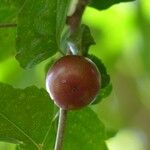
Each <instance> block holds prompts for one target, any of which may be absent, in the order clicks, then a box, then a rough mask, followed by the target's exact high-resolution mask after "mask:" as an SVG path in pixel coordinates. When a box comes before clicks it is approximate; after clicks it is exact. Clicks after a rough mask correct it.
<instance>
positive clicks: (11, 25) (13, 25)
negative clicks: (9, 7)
mask: <svg viewBox="0 0 150 150" xmlns="http://www.w3.org/2000/svg"><path fill="white" fill-rule="evenodd" d="M13 27H17V24H16V23H6V24H0V28H13Z"/></svg>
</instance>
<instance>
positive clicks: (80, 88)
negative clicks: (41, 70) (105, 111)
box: [46, 55, 101, 110]
mask: <svg viewBox="0 0 150 150" xmlns="http://www.w3.org/2000/svg"><path fill="white" fill-rule="evenodd" d="M100 85H101V76H100V73H99V71H98V69H97V67H96V65H95V64H94V63H93V62H92V61H91V60H89V59H88V58H85V57H82V56H73V55H68V56H64V57H62V58H60V59H59V60H58V61H57V62H56V63H55V64H54V65H53V67H52V68H51V69H50V70H49V72H48V74H47V77H46V88H47V91H48V93H49V94H50V96H51V98H52V99H53V100H54V102H55V103H56V105H58V106H59V107H61V108H63V109H66V110H70V109H79V108H82V107H84V106H86V105H88V104H90V103H91V102H92V101H93V100H94V99H95V97H96V95H97V93H98V91H99V89H100Z"/></svg>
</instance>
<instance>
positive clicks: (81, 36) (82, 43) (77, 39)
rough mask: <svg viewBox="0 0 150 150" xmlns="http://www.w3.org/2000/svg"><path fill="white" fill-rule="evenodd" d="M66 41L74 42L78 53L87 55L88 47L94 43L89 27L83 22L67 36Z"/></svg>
mask: <svg viewBox="0 0 150 150" xmlns="http://www.w3.org/2000/svg"><path fill="white" fill-rule="evenodd" d="M68 41H69V42H71V43H73V44H75V46H76V48H77V50H78V51H79V53H81V54H82V55H84V56H86V55H87V53H88V50H89V47H90V46H91V45H93V44H95V41H94V38H93V37H92V35H91V32H90V29H89V27H88V26H86V25H83V24H82V25H81V26H80V27H79V29H78V30H77V31H76V32H74V33H73V34H72V35H71V36H70V37H69V39H68Z"/></svg>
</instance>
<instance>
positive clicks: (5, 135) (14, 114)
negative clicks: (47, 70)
mask: <svg viewBox="0 0 150 150" xmlns="http://www.w3.org/2000/svg"><path fill="white" fill-rule="evenodd" d="M0 104H1V105H0V139H1V140H3V141H7V142H12V143H16V144H18V145H19V146H18V147H20V149H24V150H37V149H38V150H39V149H40V147H45V146H46V145H47V142H48V143H49V149H53V144H52V143H54V141H53V140H54V133H53V130H51V128H52V121H53V117H54V108H53V102H52V101H51V100H50V98H49V95H48V94H47V92H46V91H45V90H44V89H38V88H36V87H34V86H33V87H28V88H26V89H24V90H23V89H14V88H13V87H11V86H9V85H5V84H2V83H0ZM50 146H51V147H50Z"/></svg>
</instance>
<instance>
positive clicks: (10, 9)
mask: <svg viewBox="0 0 150 150" xmlns="http://www.w3.org/2000/svg"><path fill="white" fill-rule="evenodd" d="M15 17H16V7H15V5H13V4H12V2H11V1H8V0H7V1H6V0H0V24H6V23H14V22H15ZM15 34H16V29H15V28H11V29H8V28H0V61H3V60H4V59H6V58H8V57H9V56H12V55H14V54H15Z"/></svg>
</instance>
